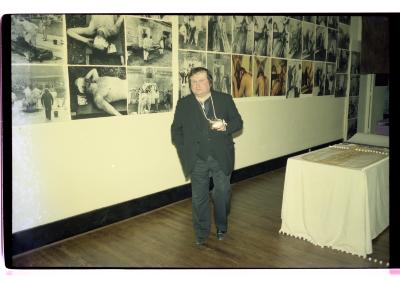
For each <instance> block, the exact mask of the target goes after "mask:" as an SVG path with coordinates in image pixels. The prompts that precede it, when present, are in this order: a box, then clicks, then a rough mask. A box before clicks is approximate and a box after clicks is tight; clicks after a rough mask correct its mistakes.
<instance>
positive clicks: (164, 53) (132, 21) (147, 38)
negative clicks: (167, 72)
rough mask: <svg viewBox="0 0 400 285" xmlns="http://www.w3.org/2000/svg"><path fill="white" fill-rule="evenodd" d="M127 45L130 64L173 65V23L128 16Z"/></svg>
mask: <svg viewBox="0 0 400 285" xmlns="http://www.w3.org/2000/svg"><path fill="white" fill-rule="evenodd" d="M126 45H127V47H126V48H127V52H128V55H127V56H128V65H130V66H149V65H150V66H158V67H171V66H172V24H171V23H169V22H163V21H157V20H153V19H143V18H137V17H133V16H126Z"/></svg>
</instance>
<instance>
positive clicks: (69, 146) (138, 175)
mask: <svg viewBox="0 0 400 285" xmlns="http://www.w3.org/2000/svg"><path fill="white" fill-rule="evenodd" d="M176 91H177V90H176ZM175 98H176V97H175ZM236 104H237V107H238V109H239V112H240V113H241V115H242V117H243V121H244V130H243V133H242V134H241V135H240V136H238V137H237V138H235V141H236V167H235V168H236V169H238V168H242V167H246V166H249V165H253V164H256V163H259V162H263V161H266V160H270V159H273V158H276V157H280V156H283V155H286V154H289V153H293V152H296V151H299V150H302V149H306V148H308V147H312V146H316V145H319V144H323V143H327V142H330V141H333V140H337V139H341V138H342V128H343V118H344V114H343V113H344V98H334V97H333V96H323V97H310V98H296V99H284V98H250V99H247V100H240V99H239V100H236ZM172 119H173V112H170V113H158V114H151V115H141V116H122V117H113V118H97V119H86V120H79V121H72V122H64V123H57V124H39V125H29V126H21V127H14V128H13V180H12V182H13V196H12V198H13V204H12V211H13V213H12V216H13V221H12V227H13V228H12V232H13V233H14V232H18V231H21V230H24V229H29V228H33V227H36V226H39V225H43V224H46V223H50V222H53V221H57V220H61V219H64V218H68V217H71V216H74V215H78V214H82V213H85V212H89V211H92V210H95V209H99V208H102V207H106V206H110V205H113V204H116V203H120V202H124V201H128V200H131V199H134V198H138V197H142V196H145V195H149V194H152V193H156V192H159V191H163V190H166V189H169V188H172V187H176V186H179V185H183V184H185V183H188V181H185V178H184V176H183V174H182V171H181V167H180V164H179V160H178V157H177V155H176V151H175V148H174V147H173V145H172V144H171V139H170V125H171V122H172Z"/></svg>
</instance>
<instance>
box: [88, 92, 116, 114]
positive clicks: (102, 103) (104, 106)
mask: <svg viewBox="0 0 400 285" xmlns="http://www.w3.org/2000/svg"><path fill="white" fill-rule="evenodd" d="M94 103H95V104H96V106H97V107H98V108H99V109H101V110H103V111H105V112H106V113H107V114H110V115H114V116H121V113H120V112H118V111H117V109H115V108H114V107H113V106H112V105H111V104H110V103H108V102H107V101H106V100H104V97H103V96H102V95H99V94H96V96H95V98H94Z"/></svg>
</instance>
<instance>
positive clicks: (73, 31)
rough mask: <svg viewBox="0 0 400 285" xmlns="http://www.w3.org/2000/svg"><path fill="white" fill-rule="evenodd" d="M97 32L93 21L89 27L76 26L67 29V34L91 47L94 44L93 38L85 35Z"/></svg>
mask: <svg viewBox="0 0 400 285" xmlns="http://www.w3.org/2000/svg"><path fill="white" fill-rule="evenodd" d="M94 34H95V27H94V23H93V21H90V23H89V26H87V27H76V28H69V29H67V35H68V36H70V37H71V38H73V39H76V40H78V41H81V42H83V43H85V44H87V45H89V46H90V47H92V46H93V39H92V38H88V37H84V36H82V35H85V36H93V35H94Z"/></svg>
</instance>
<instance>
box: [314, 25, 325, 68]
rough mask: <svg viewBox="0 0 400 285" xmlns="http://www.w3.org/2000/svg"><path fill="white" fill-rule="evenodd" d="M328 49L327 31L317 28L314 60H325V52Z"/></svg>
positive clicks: (323, 28)
mask: <svg viewBox="0 0 400 285" xmlns="http://www.w3.org/2000/svg"><path fill="white" fill-rule="evenodd" d="M327 47H328V29H327V28H325V27H319V26H317V28H316V32H315V52H314V58H315V60H318V61H325V60H326V50H327Z"/></svg>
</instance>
